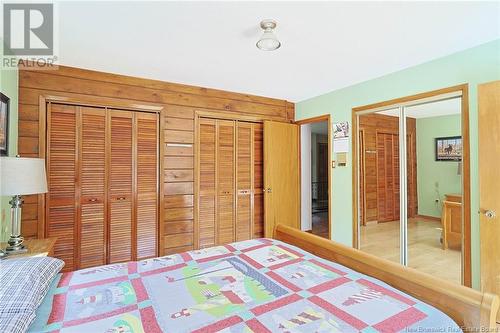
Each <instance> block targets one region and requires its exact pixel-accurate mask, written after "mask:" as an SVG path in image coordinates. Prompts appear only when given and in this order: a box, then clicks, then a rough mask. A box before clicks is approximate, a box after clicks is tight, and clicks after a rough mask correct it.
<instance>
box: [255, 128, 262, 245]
mask: <svg viewBox="0 0 500 333" xmlns="http://www.w3.org/2000/svg"><path fill="white" fill-rule="evenodd" d="M252 129H253V237H255V238H260V237H264V150H263V144H264V142H263V138H264V126H263V125H262V124H260V123H259V124H257V123H256V124H253V125H252Z"/></svg>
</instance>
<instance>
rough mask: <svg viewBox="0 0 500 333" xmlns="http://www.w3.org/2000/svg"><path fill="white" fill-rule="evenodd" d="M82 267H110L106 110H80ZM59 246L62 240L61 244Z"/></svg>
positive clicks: (88, 108) (87, 108)
mask: <svg viewBox="0 0 500 333" xmlns="http://www.w3.org/2000/svg"><path fill="white" fill-rule="evenodd" d="M79 111H80V116H79V118H80V124H81V125H80V131H79V132H80V133H79V141H80V142H79V147H80V149H79V161H80V168H79V169H80V170H79V174H80V212H79V214H80V255H79V257H80V265H79V267H78V268H86V267H92V266H99V265H104V264H106V228H105V224H106V208H107V207H106V206H107V203H106V202H107V195H106V194H107V190H106V180H107V179H106V171H107V170H106V110H105V109H104V108H91V107H80V108H79ZM57 242H58V243H59V239H58V241H57Z"/></svg>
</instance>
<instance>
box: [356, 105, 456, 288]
mask: <svg viewBox="0 0 500 333" xmlns="http://www.w3.org/2000/svg"><path fill="white" fill-rule="evenodd" d="M405 115H406V134H407V136H406V169H407V172H406V174H407V183H406V187H407V194H406V202H407V244H406V246H407V251H408V266H410V267H413V268H416V269H418V270H421V271H424V272H426V273H430V274H433V275H435V276H439V277H441V278H444V279H447V280H449V281H454V282H457V283H461V278H462V266H461V257H462V253H461V251H462V249H461V244H462V203H461V202H462V163H461V155H462V141H461V98H460V97H458V98H452V99H446V100H440V101H434V102H428V103H424V104H420V105H415V106H408V107H405ZM359 142H360V152H361V154H360V157H361V158H360V175H359V177H360V195H359V200H360V212H359V213H360V236H361V238H360V248H361V249H362V250H363V251H366V252H369V253H371V254H374V255H376V256H379V257H382V258H385V259H388V260H391V261H394V262H400V254H401V251H400V193H399V187H400V170H399V163H400V161H399V142H400V140H399V109H398V108H395V109H392V110H385V111H380V112H376V113H370V114H363V115H360V117H359Z"/></svg>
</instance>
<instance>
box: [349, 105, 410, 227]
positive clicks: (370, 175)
mask: <svg viewBox="0 0 500 333" xmlns="http://www.w3.org/2000/svg"><path fill="white" fill-rule="evenodd" d="M358 126H359V130H360V132H361V137H360V144H361V145H360V147H361V149H362V150H363V152H362V153H363V155H362V159H361V163H360V166H361V168H362V169H361V170H364V172H362V174H361V179H360V185H359V186H360V197H361V202H360V204H361V205H360V207H361V223H362V224H365V223H366V222H370V221H379V218H380V215H381V213H382V212H379V207H388V206H391V205H392V206H393V209H394V214H399V201H398V200H399V189H397V196H396V197H391V200H392V201H391V202H393V204H391V205H389V204H388V203H390V202H387V200H386V199H385V198H384V196H383V195H382V193H379V192H380V191H381V190H380V189H379V185H380V181H379V180H380V179H379V176H380V175H379V171H380V166H378V165H377V154H378V149H379V148H380V147H377V143H379V144H380V142H377V133H381V134H382V133H386V134H395V135H397V134H398V131H399V118H398V117H392V116H387V115H381V114H366V115H362V116H360V117H359V125H358ZM406 127H407V133H408V143H407V146H408V148H407V153H408V216H410V217H413V216H415V215H416V214H417V207H418V202H417V200H418V198H417V159H416V145H417V141H416V119H414V118H407V120H406ZM380 137H381V136H380V135H379V141H380ZM394 160H397V159H396V158H394ZM397 173H398V175H397V178H398V179H399V166H397ZM395 181H396V180H395ZM382 183H386V180H383V181H382ZM393 187H394V188H396V187H399V183H397V185H394V186H393ZM386 190H387V188H386ZM386 192H387V191H386ZM381 201H384V202H381ZM389 201H390V200H389ZM395 205H397V207H396V206H395ZM382 215H384V216H385V215H386V214H385V213H384V214H382ZM382 220H383V219H382Z"/></svg>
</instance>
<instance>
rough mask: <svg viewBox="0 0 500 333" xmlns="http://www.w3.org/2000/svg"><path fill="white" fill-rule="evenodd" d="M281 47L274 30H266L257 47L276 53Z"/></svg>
mask: <svg viewBox="0 0 500 333" xmlns="http://www.w3.org/2000/svg"><path fill="white" fill-rule="evenodd" d="M280 46H281V43H280V41H279V40H278V38H277V37H276V35H275V34H274V33H273V31H272V30H270V29H269V30H266V31H264V33H263V34H262V37H261V38H260V39H259V41H258V42H257V47H258V48H259V49H261V50H263V51H274V50H276V49H278V48H279V47H280Z"/></svg>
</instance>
